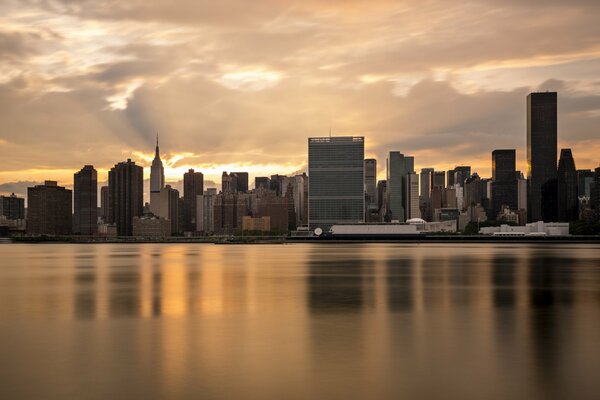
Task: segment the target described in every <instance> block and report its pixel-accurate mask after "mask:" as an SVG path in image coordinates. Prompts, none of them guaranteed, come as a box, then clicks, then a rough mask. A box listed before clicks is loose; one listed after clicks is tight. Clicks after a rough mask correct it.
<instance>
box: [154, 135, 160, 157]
mask: <svg viewBox="0 0 600 400" xmlns="http://www.w3.org/2000/svg"><path fill="white" fill-rule="evenodd" d="M154 158H160V154H159V150H158V131H156V152H155V154H154Z"/></svg>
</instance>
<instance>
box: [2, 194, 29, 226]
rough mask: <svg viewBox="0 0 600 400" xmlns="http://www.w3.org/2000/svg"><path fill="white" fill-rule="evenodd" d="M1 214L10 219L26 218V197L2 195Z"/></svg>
mask: <svg viewBox="0 0 600 400" xmlns="http://www.w3.org/2000/svg"><path fill="white" fill-rule="evenodd" d="M0 215H1V216H3V217H5V218H6V219H9V220H19V219H25V199H24V198H22V197H17V196H16V195H15V194H14V193H13V194H11V195H10V196H0Z"/></svg>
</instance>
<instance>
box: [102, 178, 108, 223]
mask: <svg viewBox="0 0 600 400" xmlns="http://www.w3.org/2000/svg"><path fill="white" fill-rule="evenodd" d="M109 205H110V197H109V196H108V186H102V187H101V188H100V216H101V217H102V221H104V222H106V221H108V216H109V215H110V212H109V210H108V207H109Z"/></svg>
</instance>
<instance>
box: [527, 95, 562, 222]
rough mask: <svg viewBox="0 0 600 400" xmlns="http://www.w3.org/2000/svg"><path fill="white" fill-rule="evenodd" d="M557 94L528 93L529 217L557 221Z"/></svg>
mask: <svg viewBox="0 0 600 400" xmlns="http://www.w3.org/2000/svg"><path fill="white" fill-rule="evenodd" d="M557 140H558V138H557V94H556V92H545V93H531V94H529V95H528V96H527V180H528V185H529V186H528V188H529V196H528V202H529V203H528V206H527V211H528V220H529V221H530V222H536V221H546V222H551V221H556V219H557V218H556V217H557V168H556V152H557Z"/></svg>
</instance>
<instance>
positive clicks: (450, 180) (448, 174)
mask: <svg viewBox="0 0 600 400" xmlns="http://www.w3.org/2000/svg"><path fill="white" fill-rule="evenodd" d="M455 172H456V170H453V169H451V170H448V171H446V182H447V183H448V186H449V187H450V186H454V176H455V175H454V174H455Z"/></svg>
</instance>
